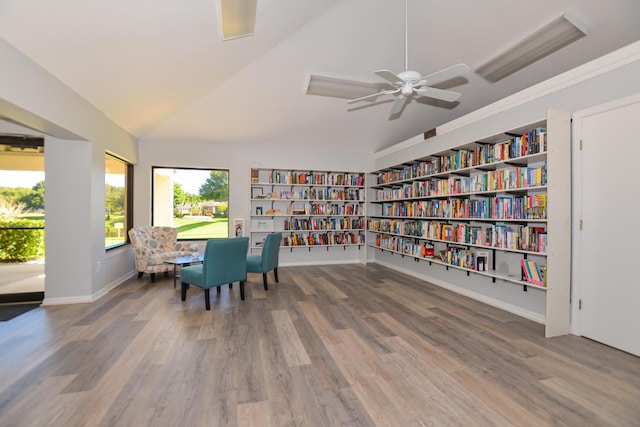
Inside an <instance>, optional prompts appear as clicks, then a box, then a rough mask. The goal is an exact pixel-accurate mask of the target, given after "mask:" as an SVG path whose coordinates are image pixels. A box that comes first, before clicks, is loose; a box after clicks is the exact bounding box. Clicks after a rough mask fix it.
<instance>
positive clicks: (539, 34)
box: [476, 14, 587, 83]
mask: <svg viewBox="0 0 640 427" xmlns="http://www.w3.org/2000/svg"><path fill="white" fill-rule="evenodd" d="M586 35H587V32H586V31H585V30H583V29H581V28H580V27H579V26H578V25H577V24H576V23H575V20H574V19H573V18H571V17H570V16H568V15H566V14H565V15H562V16H561V17H559V18H557V19H555V20H553V21H551V22H550V23H548V24H547V25H545V26H544V27H542V28H540V29H539V30H538V31H536V32H534V33H533V34H531V35H530V36H528V37H526V38H524V39H523V40H521V41H520V42H518V43H516V44H515V45H513V46H511V47H510V48H509V49H507V50H505V51H504V52H502V53H501V54H499V55H498V56H496V57H495V58H493V59H491V60H489V61H487V62H486V63H484V64H483V65H481V66H480V67H478V68H477V69H476V73H478V74H479V75H481V76H482V77H484V78H485V79H487V80H488V81H490V82H492V83H495V82H498V81H500V80H502V79H504V78H505V77H507V76H510V75H511V74H513V73H515V72H516V71H519V70H521V69H523V68H524V67H526V66H528V65H531V64H532V63H534V62H536V61H538V60H540V59H542V58H544V57H545V56H548V55H550V54H552V53H553V52H555V51H557V50H559V49H561V48H563V47H565V46H567V45H569V44H571V43H573V42H575V41H576V40H579V39H581V38H582V37H584V36H586Z"/></svg>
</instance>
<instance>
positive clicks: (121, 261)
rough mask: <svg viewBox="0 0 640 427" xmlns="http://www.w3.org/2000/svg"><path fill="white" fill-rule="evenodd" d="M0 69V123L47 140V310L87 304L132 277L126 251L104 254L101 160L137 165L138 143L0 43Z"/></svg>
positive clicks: (59, 83) (8, 130)
mask: <svg viewBox="0 0 640 427" xmlns="http://www.w3.org/2000/svg"><path fill="white" fill-rule="evenodd" d="M0 64H2V78H1V79H0V117H3V118H8V119H10V120H12V121H13V122H16V123H19V124H20V125H22V126H24V128H23V129H24V133H27V134H32V135H33V134H41V135H47V136H48V137H47V138H45V180H46V191H45V205H46V206H45V215H46V218H45V221H46V230H45V231H46V236H45V239H46V246H45V251H46V253H45V257H46V278H45V304H56V303H67V302H85V301H86V302H88V301H92V300H94V299H95V298H98V297H99V296H100V295H102V294H103V293H104V292H106V291H107V289H108V288H109V287H110V286H114V284H115V283H119V280H121V279H122V278H123V277H126V276H127V275H128V274H132V270H133V262H132V259H131V256H130V254H129V252H130V251H129V249H128V248H127V250H116V251H111V252H110V253H109V257H107V254H106V252H105V249H104V205H105V200H104V154H105V151H108V152H111V153H113V154H116V155H118V156H119V157H121V158H124V159H125V160H128V161H130V162H136V161H137V145H136V140H135V138H133V136H131V135H129V134H128V133H127V132H125V131H124V130H123V129H121V128H119V127H118V126H116V125H115V124H114V123H113V122H112V121H110V120H109V119H108V118H106V117H105V116H104V114H102V113H101V112H100V111H98V110H97V109H96V108H95V107H93V106H92V105H91V104H89V103H88V102H87V101H86V100H85V99H84V98H82V97H81V96H79V95H78V94H77V93H75V92H73V91H72V90H71V89H69V88H68V87H67V86H66V85H64V84H63V83H62V82H60V81H59V80H57V79H56V78H55V77H53V76H52V75H51V74H49V73H48V72H46V71H45V70H44V69H42V68H41V67H40V66H39V65H37V64H35V63H34V62H33V61H31V60H30V59H29V58H27V57H26V56H24V55H23V54H22V53H21V52H19V51H17V50H16V49H15V48H14V47H13V46H11V45H10V44H8V43H7V42H6V41H4V40H2V39H0ZM0 123H1V124H0V128H3V129H7V132H11V133H17V132H15V130H16V129H20V126H18V127H17V128H16V125H15V124H13V123H9V122H5V121H0ZM107 262H108V264H109V267H111V268H110V270H109V272H108V273H106V270H105V268H104V267H106V265H105V264H106V263H107ZM74 277H76V278H77V279H73V278H74ZM70 279H72V280H70Z"/></svg>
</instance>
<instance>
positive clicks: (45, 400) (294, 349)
mask: <svg viewBox="0 0 640 427" xmlns="http://www.w3.org/2000/svg"><path fill="white" fill-rule="evenodd" d="M278 273H279V276H280V283H278V284H273V286H269V291H266V292H265V291H264V290H262V284H261V280H259V279H260V277H259V276H256V279H255V280H254V281H253V282H252V283H251V284H248V285H247V295H248V298H247V299H246V300H245V301H240V297H239V289H238V286H234V289H232V290H229V289H228V288H227V287H224V289H223V290H222V292H221V294H220V295H218V294H217V293H216V292H213V293H212V299H211V303H212V309H211V311H206V310H205V309H204V297H203V293H202V292H201V291H200V290H199V289H191V290H190V292H189V294H188V295H187V301H185V302H182V301H181V300H180V290H179V289H174V288H173V282H172V278H171V277H168V278H164V277H162V276H160V277H159V280H158V281H157V282H156V283H154V284H151V283H150V282H149V280H148V279H144V278H143V279H142V280H138V279H137V278H132V279H131V280H128V281H126V282H125V283H123V284H122V285H120V286H119V287H117V288H116V289H114V290H112V291H111V292H110V293H109V294H107V295H106V296H105V297H103V298H102V299H101V300H99V301H97V302H96V303H94V304H78V305H70V306H52V307H40V308H38V309H35V310H32V311H31V312H28V313H26V314H25V315H23V316H19V317H17V318H16V319H13V320H11V321H8V322H0V426H5V425H6V426H11V427H14V426H15V427H22V426H41V425H50V426H65V427H66V426H69V425H82V426H112V425H136V426H137V425H153V426H175V425H194V426H201V425H202V426H204V425H206V426H245V425H261V426H262V425H264V426H277V427H280V426H289V425H290V426H314V427H315V426H317V425H332V426H338V425H344V426H379V425H382V426H384V425H388V426H400V425H402V426H405V425H414V426H430V425H437V426H459V425H469V426H492V427H493V426H518V427H520V426H541V425H603V426H632V425H638V423H637V420H640V407H638V404H637V402H639V401H640V359H639V358H637V357H635V356H631V355H629V354H627V353H624V352H621V351H618V350H615V349H612V348H610V347H607V346H604V345H601V344H599V343H597V342H594V341H591V340H588V339H583V338H581V337H576V336H563V337H556V338H552V339H547V338H544V326H543V325H540V324H537V323H534V322H531V321H528V320H526V319H522V318H519V317H517V316H514V315H513V314H510V313H506V312H503V311H501V310H499V309H496V308H494V307H490V306H487V305H485V304H482V303H480V302H478V301H474V300H471V299H469V298H467V297H464V296H462V295H458V294H454V293H451V292H450V291H447V290H445V289H442V288H439V287H437V286H434V285H432V284H429V283H426V282H423V281H420V280H418V279H416V278H414V277H409V276H405V275H402V274H400V273H398V272H395V271H392V270H390V269H388V268H385V267H383V266H380V265H375V264H374V265H366V266H365V265H359V264H347V265H334V266H306V267H282V268H280V269H279V271H278Z"/></svg>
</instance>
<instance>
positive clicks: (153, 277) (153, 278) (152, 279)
mask: <svg viewBox="0 0 640 427" xmlns="http://www.w3.org/2000/svg"><path fill="white" fill-rule="evenodd" d="M155 282H156V273H151V283H155Z"/></svg>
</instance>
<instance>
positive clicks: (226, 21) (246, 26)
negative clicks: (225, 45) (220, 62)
mask: <svg viewBox="0 0 640 427" xmlns="http://www.w3.org/2000/svg"><path fill="white" fill-rule="evenodd" d="M257 8H258V0H220V1H219V12H220V13H219V16H220V36H221V37H222V40H223V41H228V40H233V39H237V38H240V37H247V36H252V35H254V33H255V26H256V10H257Z"/></svg>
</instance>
